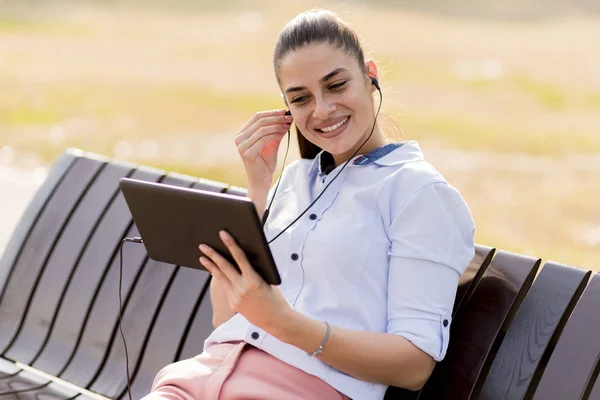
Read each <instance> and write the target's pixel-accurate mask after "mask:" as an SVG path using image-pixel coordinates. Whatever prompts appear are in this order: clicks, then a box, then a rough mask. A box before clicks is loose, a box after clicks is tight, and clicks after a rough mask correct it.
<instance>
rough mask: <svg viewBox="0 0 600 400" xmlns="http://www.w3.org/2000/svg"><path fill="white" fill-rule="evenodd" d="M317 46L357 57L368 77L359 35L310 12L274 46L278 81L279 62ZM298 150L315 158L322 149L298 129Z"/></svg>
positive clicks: (332, 19)
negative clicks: (310, 46) (289, 55)
mask: <svg viewBox="0 0 600 400" xmlns="http://www.w3.org/2000/svg"><path fill="white" fill-rule="evenodd" d="M314 43H317V44H319V43H328V44H330V45H332V46H335V47H336V48H338V49H342V50H344V51H346V52H347V53H348V54H349V55H351V56H354V57H356V61H357V62H358V64H359V65H360V67H361V68H362V69H363V70H364V72H365V73H366V72H367V71H366V65H365V56H364V53H363V50H362V46H361V44H360V39H359V37H358V35H357V33H356V32H355V31H354V30H353V29H352V28H350V27H349V26H348V24H346V23H345V22H344V21H342V20H341V19H340V18H339V17H338V16H336V15H335V14H334V13H332V12H331V11H327V10H310V11H306V12H304V13H302V14H299V15H297V16H296V17H295V18H294V19H292V20H291V21H290V22H288V23H287V24H286V25H285V26H284V27H283V29H282V31H281V33H280V34H279V38H278V39H277V44H276V45H275V51H274V54H273V66H274V69H275V77H276V78H277V80H278V81H279V62H280V61H281V60H282V59H283V58H284V57H285V56H286V55H287V54H288V53H290V52H292V51H295V50H297V49H299V48H301V47H304V46H307V45H309V44H314ZM296 135H297V137H298V147H299V149H300V156H301V157H302V158H315V157H316V156H317V154H319V152H320V151H321V148H320V147H318V146H316V145H315V144H313V143H312V142H310V141H309V140H307V139H306V138H305V137H304V135H302V133H301V132H300V130H299V129H298V127H296Z"/></svg>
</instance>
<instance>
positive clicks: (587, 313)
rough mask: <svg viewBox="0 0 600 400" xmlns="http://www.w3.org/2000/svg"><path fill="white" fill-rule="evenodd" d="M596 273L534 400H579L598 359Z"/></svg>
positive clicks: (599, 287) (599, 289)
mask: <svg viewBox="0 0 600 400" xmlns="http://www.w3.org/2000/svg"><path fill="white" fill-rule="evenodd" d="M598 310H600V273H596V274H594V275H593V276H592V279H591V280H590V282H589V284H588V286H587V287H586V288H585V291H584V292H583V295H582V296H581V298H580V299H579V302H578V303H577V305H576V306H575V309H574V310H573V313H572V314H571V317H570V318H569V320H568V321H567V324H566V326H565V328H564V330H563V333H562V335H561V336H560V338H559V339H558V342H557V344H556V347H555V348H554V352H553V353H552V356H551V357H550V360H549V361H548V364H547V366H546V369H545V370H544V373H543V375H542V377H541V379H540V382H539V384H538V387H537V389H536V392H535V396H533V399H534V400H551V399H567V398H568V399H573V400H578V399H583V394H584V392H585V390H586V386H587V384H588V380H589V379H590V375H592V371H594V368H595V367H596V365H597V362H598V357H599V355H600V341H599V340H598V331H599V330H600V328H599V327H600V312H598Z"/></svg>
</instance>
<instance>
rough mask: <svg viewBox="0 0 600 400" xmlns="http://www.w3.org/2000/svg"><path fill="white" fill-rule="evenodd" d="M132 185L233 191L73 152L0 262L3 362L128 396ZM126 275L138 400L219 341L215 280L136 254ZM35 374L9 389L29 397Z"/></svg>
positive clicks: (9, 381)
mask: <svg viewBox="0 0 600 400" xmlns="http://www.w3.org/2000/svg"><path fill="white" fill-rule="evenodd" d="M125 176H128V177H133V178H137V179H143V180H148V181H160V182H163V183H169V184H173V185H180V186H186V187H189V186H195V187H198V188H202V189H208V190H211V189H212V190H216V191H223V190H225V189H226V188H227V186H226V185H224V184H220V183H217V182H211V181H207V180H198V179H195V178H191V177H186V176H181V175H177V174H169V175H165V174H164V173H163V172H162V171H157V170H153V169H149V168H143V167H137V166H134V165H129V164H123V163H119V162H115V161H111V160H107V159H104V158H101V157H97V156H95V155H90V154H86V153H82V152H79V151H69V152H67V153H65V154H64V155H63V156H62V157H61V158H60V159H59V160H58V161H57V162H56V163H55V164H54V166H53V168H52V169H51V171H50V173H49V175H48V178H47V179H46V181H45V182H44V184H43V185H42V186H41V188H40V189H39V191H38V192H37V194H36V195H35V197H34V199H33V200H32V202H31V204H30V205H29V207H28V208H27V210H26V212H25V214H24V215H23V217H22V218H21V220H20V222H19V224H18V226H17V229H16V230H15V233H14V234H13V236H12V238H11V240H10V242H9V244H8V246H7V248H6V251H5V252H4V254H3V256H2V259H1V260H0V296H1V297H0V321H2V323H0V355H1V356H2V357H3V358H7V359H9V360H13V361H19V362H22V363H24V364H28V365H32V366H34V367H35V368H38V369H40V370H42V371H44V372H47V373H49V374H52V375H55V376H59V377H60V378H62V379H64V380H66V381H69V382H72V383H75V384H77V385H79V386H81V387H84V388H87V389H90V390H92V391H95V392H97V393H100V394H102V395H104V396H107V397H111V398H118V397H120V396H121V395H122V393H123V392H124V390H125V386H126V385H125V383H126V382H125V363H124V352H123V344H122V341H121V338H120V336H119V335H118V330H117V321H118V319H117V310H118V280H119V253H118V249H119V245H120V241H121V239H122V238H123V237H125V236H136V235H137V234H138V232H137V229H136V228H135V226H134V224H133V222H132V220H131V215H130V213H129V210H128V209H127V206H126V204H125V202H124V199H123V198H122V195H121V193H120V191H119V187H118V182H119V179H120V178H122V177H125ZM123 267H124V268H123V290H122V296H123V330H124V333H125V337H126V339H127V347H128V351H129V358H130V369H131V370H132V372H133V375H134V382H133V383H134V385H135V387H136V388H139V390H138V394H139V396H138V398H139V397H141V395H142V394H144V393H147V392H148V390H149V388H150V384H151V377H152V378H153V376H154V374H155V373H156V372H157V371H158V369H160V367H162V366H164V365H166V364H169V363H171V362H173V361H175V360H177V359H179V358H180V356H181V355H182V354H183V353H184V350H185V351H186V352H187V354H190V353H192V352H195V353H198V352H200V351H201V348H202V342H203V341H204V339H205V338H206V336H207V335H208V333H209V332H210V331H211V330H212V324H211V317H210V316H207V305H208V306H210V301H207V302H202V299H203V298H204V297H205V295H206V294H207V292H208V291H207V288H208V277H209V275H208V274H207V273H205V272H201V271H195V270H190V269H187V268H179V267H177V266H172V265H167V264H164V263H157V262H154V261H152V260H149V259H148V258H147V256H146V252H145V250H144V248H143V246H142V245H134V244H130V243H126V244H125V247H124V265H123ZM206 298H208V296H206ZM198 315H200V316H201V318H200V321H199V322H196V320H195V319H194V318H193V317H194V316H198ZM207 324H208V325H207ZM190 333H193V334H194V337H193V339H190V340H187V337H188V336H189V334H190ZM188 342H189V343H188ZM26 374H27V373H26V372H24V371H19V370H16V371H15V372H14V373H13V374H12V375H13V376H12V377H7V376H4V378H5V379H4V381H3V384H5V385H6V386H10V387H18V388H21V387H20V386H19V385H22V383H21V382H22V381H23V379H22V378H23V377H24V375H26ZM2 378H3V377H0V379H2ZM29 394H30V395H34V396H35V395H37V396H39V395H42V394H41V392H40V391H33V390H31V391H30V392H29ZM42 397H43V396H42ZM67 397H68V396H67Z"/></svg>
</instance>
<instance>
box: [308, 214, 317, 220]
mask: <svg viewBox="0 0 600 400" xmlns="http://www.w3.org/2000/svg"><path fill="white" fill-rule="evenodd" d="M309 218H310V219H311V220H313V221H314V220H315V219H317V214H310V217H309Z"/></svg>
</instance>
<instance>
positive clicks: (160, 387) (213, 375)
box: [142, 342, 349, 400]
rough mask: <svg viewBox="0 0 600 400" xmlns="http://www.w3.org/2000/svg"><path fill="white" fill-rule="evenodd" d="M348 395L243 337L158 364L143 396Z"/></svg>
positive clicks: (175, 399)
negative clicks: (159, 365)
mask: <svg viewBox="0 0 600 400" xmlns="http://www.w3.org/2000/svg"><path fill="white" fill-rule="evenodd" d="M159 399H160V400H200V399H202V400H219V399H220V400H254V399H256V400H301V399H302V400H305V399H319V400H349V398H348V397H346V396H344V395H343V394H341V393H340V392H338V391H337V390H335V389H334V388H332V387H331V386H329V385H328V384H327V383H325V382H324V381H322V380H321V379H319V378H317V377H316V376H313V375H310V374H307V373H306V372H304V371H301V370H299V369H297V368H295V367H293V366H291V365H289V364H287V363H285V362H283V361H281V360H279V359H277V358H275V357H273V356H271V355H270V354H268V353H265V352H264V351H262V350H259V349H257V348H255V347H253V346H251V345H249V344H247V343H246V342H236V343H221V344H217V345H213V346H210V347H209V348H208V349H206V351H204V352H203V353H202V354H200V355H198V356H196V357H194V358H190V359H187V360H183V361H179V362H176V363H174V364H170V365H168V366H166V367H165V368H163V369H162V370H161V371H160V372H159V373H158V375H156V378H155V379H154V384H153V385H152V392H151V393H150V394H148V395H147V396H146V397H144V398H143V399H142V400H159Z"/></svg>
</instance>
